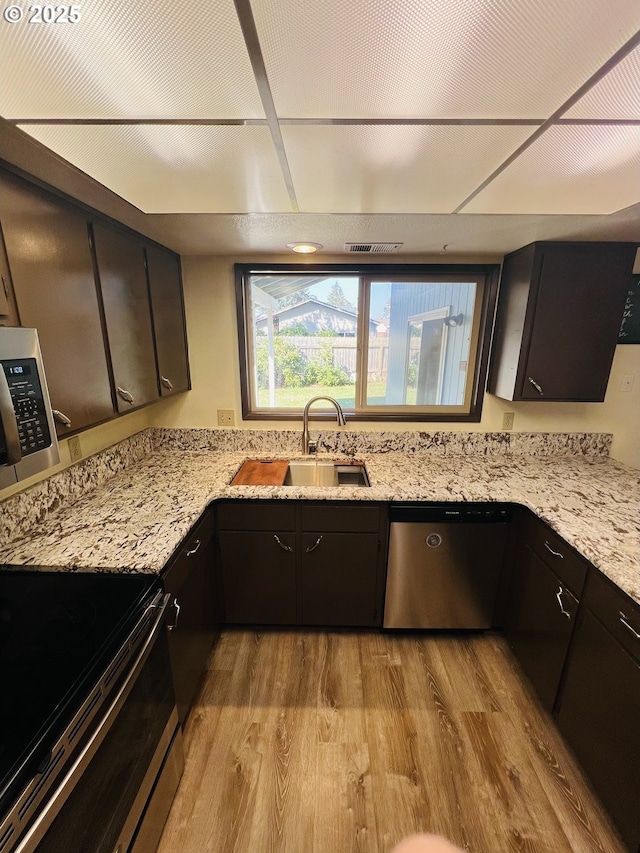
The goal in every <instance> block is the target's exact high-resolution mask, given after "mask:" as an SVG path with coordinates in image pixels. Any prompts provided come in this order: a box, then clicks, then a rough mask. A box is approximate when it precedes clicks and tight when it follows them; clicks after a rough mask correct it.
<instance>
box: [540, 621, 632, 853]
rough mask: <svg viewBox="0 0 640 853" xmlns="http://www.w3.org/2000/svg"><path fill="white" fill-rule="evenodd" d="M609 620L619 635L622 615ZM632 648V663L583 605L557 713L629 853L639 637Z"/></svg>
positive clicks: (559, 725) (630, 658)
mask: <svg viewBox="0 0 640 853" xmlns="http://www.w3.org/2000/svg"><path fill="white" fill-rule="evenodd" d="M612 617H613V620H614V621H613V622H612V623H611V627H612V628H614V630H616V631H617V630H620V626H621V625H622V622H621V617H620V610H618V611H617V612H615V613H613V614H612ZM637 627H638V626H637V624H636V628H634V630H636V633H638V631H637ZM623 628H624V626H623ZM629 636H630V640H631V641H632V642H634V637H633V634H631V633H629ZM635 644H636V645H637V647H638V653H637V655H636V656H635V658H634V656H632V654H630V653H629V651H627V649H626V648H624V647H623V646H622V645H621V643H620V642H619V641H618V639H617V638H616V637H614V635H613V633H612V632H611V631H610V630H609V629H608V628H607V627H605V625H604V624H603V623H602V622H601V621H600V620H599V619H598V618H596V616H595V615H594V614H593V613H592V612H591V611H590V610H589V609H587V607H585V606H584V605H583V608H582V611H581V614H580V620H579V623H578V625H577V626H576V630H575V634H574V638H573V642H572V646H571V652H570V655H569V659H568V663H567V669H566V673H565V679H564V684H563V688H562V692H561V695H560V698H559V707H558V711H557V724H558V727H559V729H560V731H561V732H562V734H563V736H564V738H565V740H566V741H567V743H568V744H569V745H570V746H571V748H572V749H573V751H574V753H575V755H576V757H577V758H578V760H579V762H580V763H581V765H582V766H583V768H584V770H585V772H586V774H587V776H588V778H589V780H590V782H591V784H592V785H593V788H594V790H595V791H596V793H597V794H598V796H599V797H600V799H601V800H602V802H603V804H604V805H605V807H606V808H607V810H608V811H609V814H610V815H611V817H612V818H613V821H614V823H615V824H616V825H617V827H618V831H619V832H620V835H621V836H622V839H623V841H624V842H625V844H626V845H627V847H628V848H629V850H630V851H632V853H637V851H639V850H640V662H639V660H638V658H640V638H636V639H635Z"/></svg>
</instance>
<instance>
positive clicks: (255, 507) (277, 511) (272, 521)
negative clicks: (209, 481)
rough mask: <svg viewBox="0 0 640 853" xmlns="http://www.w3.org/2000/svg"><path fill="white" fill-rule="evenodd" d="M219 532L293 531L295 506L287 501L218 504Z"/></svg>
mask: <svg viewBox="0 0 640 853" xmlns="http://www.w3.org/2000/svg"><path fill="white" fill-rule="evenodd" d="M217 512H218V527H219V528H220V529H221V530H295V526H296V525H295V504H294V503H292V502H288V501H281V502H277V501H268V502H265V503H259V502H257V501H229V502H228V503H219V504H218V507H217Z"/></svg>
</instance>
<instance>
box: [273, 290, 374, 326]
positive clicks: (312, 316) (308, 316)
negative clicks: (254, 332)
mask: <svg viewBox="0 0 640 853" xmlns="http://www.w3.org/2000/svg"><path fill="white" fill-rule="evenodd" d="M273 319H274V321H276V323H277V325H278V326H279V327H280V328H281V329H282V328H284V327H286V325H287V323H296V322H301V323H304V324H305V326H306V328H307V331H309V332H313V331H321V330H323V329H333V330H335V331H339V332H349V333H353V334H355V332H356V328H357V325H358V314H357V312H356V311H355V310H354V309H353V308H344V307H342V306H338V305H331V304H330V303H329V302H322V301H321V300H320V299H315V298H313V297H312V298H311V299H305V300H304V301H302V302H297V303H296V304H295V305H288V306H287V307H286V308H282V309H281V310H280V311H274V312H273ZM266 324H267V316H266V314H262V316H261V317H259V319H258V320H257V321H256V326H257V327H258V328H262V327H264V326H266ZM369 325H370V329H371V331H372V332H375V330H376V327H377V323H375V322H374V321H371V322H370V324H369Z"/></svg>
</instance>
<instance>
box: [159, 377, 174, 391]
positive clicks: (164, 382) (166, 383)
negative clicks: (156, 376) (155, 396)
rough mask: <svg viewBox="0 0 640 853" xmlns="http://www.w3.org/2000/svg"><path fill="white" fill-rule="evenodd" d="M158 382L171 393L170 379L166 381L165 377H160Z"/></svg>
mask: <svg viewBox="0 0 640 853" xmlns="http://www.w3.org/2000/svg"><path fill="white" fill-rule="evenodd" d="M160 382H162V384H163V385H164V387H165V388H167V389H168V390H169V391H173V384H172V382H171V380H170V379H167V377H166V376H161V377H160Z"/></svg>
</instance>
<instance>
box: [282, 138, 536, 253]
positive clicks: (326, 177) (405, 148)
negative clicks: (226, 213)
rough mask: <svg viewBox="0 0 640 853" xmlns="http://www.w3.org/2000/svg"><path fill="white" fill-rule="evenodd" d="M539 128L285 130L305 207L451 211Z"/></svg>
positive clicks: (343, 210)
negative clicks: (533, 130) (533, 129)
mask: <svg viewBox="0 0 640 853" xmlns="http://www.w3.org/2000/svg"><path fill="white" fill-rule="evenodd" d="M531 132H532V128H531V127H513V126H507V127H484V126H482V127H477V126H471V127H470V126H465V127H460V126H456V127H441V126H438V127H424V126H416V125H410V126H398V125H393V126H389V125H385V126H379V125H376V126H371V125H357V126H355V125H324V126H314V127H309V126H300V125H297V126H283V128H282V134H283V139H284V143H285V150H286V153H287V159H288V162H289V166H290V169H291V174H292V177H293V184H294V187H295V190H296V196H297V199H298V204H299V205H300V209H301V211H305V212H311V213H319V212H324V213H450V212H451V211H452V210H454V209H455V208H456V207H457V205H458V204H460V202H461V201H463V199H465V198H466V197H467V196H468V195H469V194H470V193H471V192H472V191H473V190H474V189H475V188H476V187H477V186H478V184H479V183H481V182H482V181H483V180H484V179H485V178H486V177H487V175H489V174H491V172H492V171H493V170H494V169H495V168H496V167H497V166H499V165H500V163H501V162H502V161H503V160H504V159H505V158H506V157H507V156H508V155H509V154H511V152H512V151H514V150H515V149H516V148H517V147H518V145H520V144H521V143H522V142H523V141H524V140H525V139H526V138H527V137H528V136H529V135H530V134H531ZM345 239H348V238H347V237H345Z"/></svg>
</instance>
